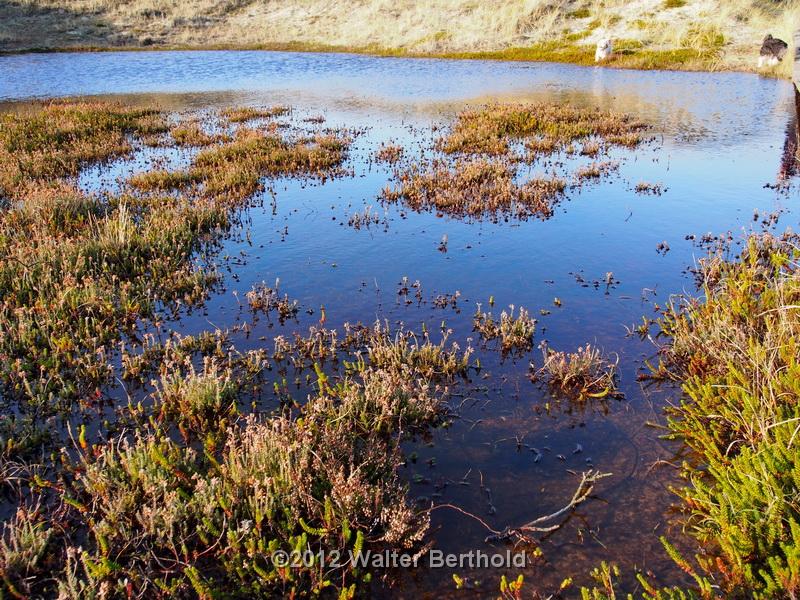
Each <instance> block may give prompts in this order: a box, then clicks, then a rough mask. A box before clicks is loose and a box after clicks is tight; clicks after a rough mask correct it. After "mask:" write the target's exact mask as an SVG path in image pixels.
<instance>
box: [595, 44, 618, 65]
mask: <svg viewBox="0 0 800 600" xmlns="http://www.w3.org/2000/svg"><path fill="white" fill-rule="evenodd" d="M612 52H614V48H613V45H612V43H611V40H610V39H608V38H603V39H602V40H600V41H599V42H597V49H596V50H595V51H594V62H601V61H604V60H606V59H607V58H610V57H611V53H612Z"/></svg>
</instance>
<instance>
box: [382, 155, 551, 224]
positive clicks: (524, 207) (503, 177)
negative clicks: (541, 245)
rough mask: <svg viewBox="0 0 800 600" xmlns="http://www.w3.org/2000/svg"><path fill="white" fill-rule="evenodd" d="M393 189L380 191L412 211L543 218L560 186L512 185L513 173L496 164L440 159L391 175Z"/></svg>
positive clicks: (548, 182)
mask: <svg viewBox="0 0 800 600" xmlns="http://www.w3.org/2000/svg"><path fill="white" fill-rule="evenodd" d="M396 180H397V186H396V187H395V188H394V189H391V188H387V189H385V190H384V191H383V198H384V199H385V200H387V201H389V202H397V201H400V200H402V201H403V202H405V203H406V204H407V205H408V206H409V207H411V208H412V209H413V210H417V211H424V210H436V211H439V212H442V213H446V214H449V215H453V216H458V217H472V218H482V217H487V218H493V219H497V218H499V217H500V216H501V215H502V216H511V217H514V218H523V219H524V218H527V217H540V218H547V217H549V216H550V215H551V214H552V212H553V206H554V205H555V204H556V203H557V202H558V201H559V200H560V199H561V197H562V195H563V192H564V189H565V187H566V184H565V182H564V181H563V180H561V179H558V178H555V177H552V178H546V179H531V180H530V181H527V182H526V183H524V184H518V183H516V182H515V181H514V169H513V168H512V167H511V166H510V165H509V164H507V163H505V162H501V161H497V160H486V159H483V158H479V159H462V160H457V161H456V162H455V163H454V164H453V165H452V166H451V165H450V164H449V163H448V162H446V161H443V160H434V161H433V162H432V163H431V164H430V165H427V166H425V165H422V166H420V165H416V164H415V165H412V166H410V167H409V168H407V169H404V170H400V171H398V172H397V173H396Z"/></svg>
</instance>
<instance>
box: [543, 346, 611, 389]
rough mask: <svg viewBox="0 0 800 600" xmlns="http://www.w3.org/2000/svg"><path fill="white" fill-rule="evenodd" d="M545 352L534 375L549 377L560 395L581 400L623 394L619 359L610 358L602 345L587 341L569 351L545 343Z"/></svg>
mask: <svg viewBox="0 0 800 600" xmlns="http://www.w3.org/2000/svg"><path fill="white" fill-rule="evenodd" d="M543 354H544V364H543V365H542V367H541V368H540V369H538V370H536V372H535V373H534V375H533V377H534V379H535V380H538V379H541V380H544V381H546V382H547V384H548V385H549V387H550V389H551V390H553V391H554V392H556V393H557V394H558V395H563V396H565V397H567V398H569V399H571V400H575V401H578V402H584V401H586V400H588V399H591V398H607V397H616V396H618V395H619V393H618V390H617V376H616V369H617V362H618V361H617V360H614V361H612V360H610V359H608V358H607V357H606V356H605V355H604V354H603V352H602V351H601V350H600V349H599V348H596V347H593V346H592V345H591V344H586V345H585V346H581V347H579V348H578V349H577V350H576V351H575V352H571V353H568V352H559V351H556V350H552V349H551V348H548V347H547V346H544V348H543Z"/></svg>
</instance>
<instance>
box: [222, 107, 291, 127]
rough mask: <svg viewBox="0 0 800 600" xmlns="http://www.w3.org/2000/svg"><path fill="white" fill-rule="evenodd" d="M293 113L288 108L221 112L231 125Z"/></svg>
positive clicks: (258, 108)
mask: <svg viewBox="0 0 800 600" xmlns="http://www.w3.org/2000/svg"><path fill="white" fill-rule="evenodd" d="M290 112H291V108H289V107H288V106H280V105H276V106H270V107H254V106H241V107H231V108H226V109H224V110H222V111H221V112H220V116H222V117H223V118H224V119H226V120H227V121H229V122H231V123H246V122H247V121H253V120H255V119H272V118H274V117H280V116H283V115H287V114H289V113H290Z"/></svg>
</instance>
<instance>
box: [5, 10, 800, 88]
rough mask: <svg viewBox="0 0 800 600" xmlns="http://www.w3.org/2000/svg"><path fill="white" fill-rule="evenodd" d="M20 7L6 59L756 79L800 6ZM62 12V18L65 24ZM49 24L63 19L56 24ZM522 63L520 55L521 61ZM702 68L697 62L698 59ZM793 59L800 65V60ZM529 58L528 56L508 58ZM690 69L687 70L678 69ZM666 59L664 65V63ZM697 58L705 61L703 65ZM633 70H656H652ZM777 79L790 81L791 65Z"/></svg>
mask: <svg viewBox="0 0 800 600" xmlns="http://www.w3.org/2000/svg"><path fill="white" fill-rule="evenodd" d="M672 4H680V2H677V3H666V2H665V1H664V0H638V1H636V2H625V1H624V0H495V1H494V2H480V1H478V0H429V1H426V2H421V1H420V0H347V1H345V0H284V1H281V2H278V1H274V0H273V1H265V0H187V1H179V0H126V1H124V2H116V1H113V2H112V1H111V0H16V2H15V3H14V4H13V5H11V4H9V6H10V7H11V8H9V7H8V6H7V7H5V8H2V3H0V12H3V11H5V12H4V14H2V15H0V16H2V17H4V18H2V19H0V49H6V50H14V49H21V48H31V47H58V48H61V47H70V46H72V47H74V46H101V47H105V46H115V45H127V46H142V45H146V46H150V45H156V46H171V47H175V46H181V47H184V46H189V47H216V46H234V47H257V46H264V47H281V46H288V47H297V48H298V49H307V48H315V47H316V48H319V49H332V48H338V49H351V50H359V51H374V52H379V53H380V52H390V53H407V54H415V53H418V54H457V53H475V52H478V53H480V52H486V53H497V52H498V51H508V50H509V49H525V48H528V49H536V48H539V50H540V52H538V53H536V52H533V53H529V55H528V56H527V57H528V58H547V57H548V52H549V53H551V54H552V50H553V48H552V43H553V42H557V43H558V44H560V45H561V46H564V45H567V46H570V47H574V48H575V49H577V50H576V51H575V52H572V53H570V54H568V55H565V56H563V57H562V58H563V59H564V60H568V61H570V62H585V61H587V60H590V58H589V59H587V58H586V57H587V56H589V57H590V56H591V53H588V54H587V53H586V52H583V51H582V50H581V49H583V48H586V49H591V48H593V46H594V44H595V43H596V42H597V40H599V39H600V38H602V37H611V38H614V39H615V40H617V42H618V43H617V48H618V49H619V51H620V53H621V55H622V57H623V58H625V56H624V55H635V54H637V53H639V54H643V55H646V54H647V53H651V54H652V53H654V52H656V53H657V52H664V51H668V52H673V53H674V52H676V51H684V52H685V51H693V52H696V53H700V57H701V58H702V59H703V60H702V61H701V62H702V65H699V64H697V61H693V60H686V56H683V55H679V54H678V55H676V54H673V55H672V56H671V57H670V58H671V60H670V61H668V63H669V64H665V65H659V60H658V58H659V57H658V56H653V57H648V58H651V59H652V60H651V61H650V62H652V65H651V66H653V67H658V66H681V64H678V63H686V65H685V66H687V67H690V68H691V67H698V66H702V67H704V68H736V69H748V68H749V69H754V68H755V63H756V60H757V57H758V48H759V46H760V43H761V40H762V39H763V37H764V35H765V34H766V33H768V32H771V33H772V34H773V35H775V36H776V37H781V38H783V39H785V40H787V41H789V42H791V40H792V35H791V34H792V31H793V27H794V23H796V22H797V15H798V14H799V13H800V9H798V7H799V6H800V0H783V1H775V0H686V2H685V4H684V5H683V6H677V7H670V5H672ZM53 11H57V12H53ZM48 19H52V22H49V21H48ZM517 54H519V53H517ZM689 56H690V57H691V56H692V55H691V54H690V55H689ZM790 56H791V55H790ZM497 57H498V58H515V57H516V58H525V57H526V56H524V55H514V54H513V53H510V54H508V55H507V56H503V55H500V56H497ZM676 57H678V60H676ZM662 58H663V57H662ZM695 58H696V57H695ZM638 63H641V65H638V64H637V61H633V62H631V61H623V62H621V63H620V64H621V65H622V66H648V65H649V63H648V61H647V60H642V61H638ZM776 74H779V75H783V76H789V75H790V74H791V65H789V63H788V61H787V62H786V63H785V64H783V65H781V66H780V67H778V68H777V69H776Z"/></svg>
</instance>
